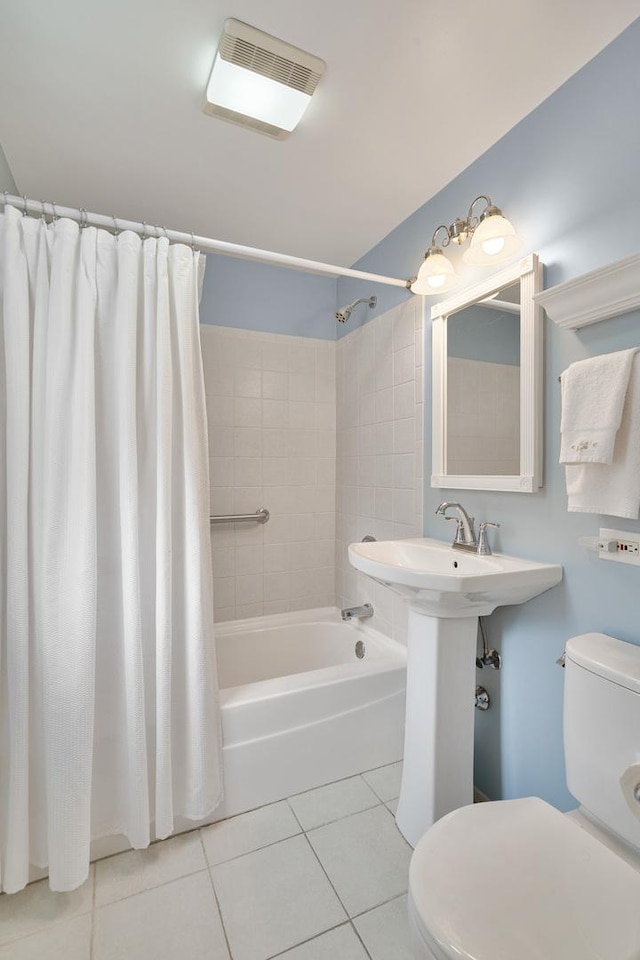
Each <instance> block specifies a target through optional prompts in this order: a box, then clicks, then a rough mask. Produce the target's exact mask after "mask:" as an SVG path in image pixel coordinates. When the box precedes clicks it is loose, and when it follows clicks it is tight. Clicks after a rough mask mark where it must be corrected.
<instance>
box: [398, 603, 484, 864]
mask: <svg viewBox="0 0 640 960" xmlns="http://www.w3.org/2000/svg"><path fill="white" fill-rule="evenodd" d="M477 634H478V618H477V617H460V618H458V617H455V618H437V617H430V616H427V615H426V614H424V613H421V612H420V611H419V610H415V609H414V608H413V607H411V608H410V610H409V635H408V641H407V646H408V663H407V706H406V722H405V739H404V765H403V772H402V786H401V788H400V799H399V801H398V811H397V813H396V823H397V824H398V828H399V830H400V832H401V833H402V835H403V836H404V837H405V839H406V840H408V842H409V843H410V844H411V846H412V847H415V845H416V844H417V842H418V840H419V839H420V837H421V836H422V835H423V833H425V831H426V830H428V828H429V827H430V826H431V825H432V824H433V823H435V821H436V820H439V819H440V817H443V816H444V815H445V813H449V811H450V810H455V809H457V808H458V807H463V806H465V805H466V804H469V803H472V802H473V728H474V719H475V715H474V691H475V677H476V644H477Z"/></svg>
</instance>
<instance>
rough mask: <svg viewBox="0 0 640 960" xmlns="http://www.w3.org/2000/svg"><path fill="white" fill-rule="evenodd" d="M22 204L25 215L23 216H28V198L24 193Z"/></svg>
mask: <svg viewBox="0 0 640 960" xmlns="http://www.w3.org/2000/svg"><path fill="white" fill-rule="evenodd" d="M22 206H23V210H22V216H23V217H26V215H27V198H26V197H25V195H24V193H23V194H22Z"/></svg>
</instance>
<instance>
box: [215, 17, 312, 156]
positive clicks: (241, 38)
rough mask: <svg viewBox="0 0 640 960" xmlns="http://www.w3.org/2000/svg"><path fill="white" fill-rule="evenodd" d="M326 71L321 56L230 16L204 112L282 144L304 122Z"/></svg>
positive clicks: (216, 59) (219, 47)
mask: <svg viewBox="0 0 640 960" xmlns="http://www.w3.org/2000/svg"><path fill="white" fill-rule="evenodd" d="M324 68H325V63H324V60H320V58H319V57H314V56H312V55H311V54H310V53H306V51H304V50H300V49H299V48H298V47H294V46H292V45H291V44H290V43H285V41H284V40H279V39H278V37H272V36H271V35H270V34H268V33H264V32H263V31H262V30H258V29H257V28H256V27H252V26H250V25H249V24H248V23H242V22H241V21H240V20H234V19H233V18H229V19H228V20H225V23H224V30H223V33H222V37H221V39H220V44H219V46H218V50H217V52H216V56H215V60H214V61H213V67H212V68H211V74H210V76H209V82H208V84H207V90H206V94H205V100H204V103H203V105H202V109H203V110H204V112H205V113H209V114H212V115H213V116H217V117H221V118H222V119H224V120H230V121H231V122H232V123H239V124H242V125H243V126H248V127H252V128H253V129H254V130H257V131H258V132H260V133H266V134H267V135H268V136H271V137H275V138H276V139H278V140H282V139H284V138H285V137H287V136H288V135H289V134H290V133H291V131H292V130H293V129H295V127H296V126H297V125H298V123H299V122H300V120H301V119H302V115H303V114H304V112H305V110H306V109H307V107H308V106H309V103H310V101H311V96H312V94H313V92H314V90H315V89H316V87H317V85H318V81H319V80H320V77H321V76H322V74H323V73H324Z"/></svg>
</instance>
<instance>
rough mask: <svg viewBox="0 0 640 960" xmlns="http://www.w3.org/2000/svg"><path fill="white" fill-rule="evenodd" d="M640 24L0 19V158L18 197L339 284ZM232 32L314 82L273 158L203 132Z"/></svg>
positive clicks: (486, 5)
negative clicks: (247, 251)
mask: <svg viewBox="0 0 640 960" xmlns="http://www.w3.org/2000/svg"><path fill="white" fill-rule="evenodd" d="M639 15H640V0H614V2H609V3H603V2H602V0H484V2H482V3H479V2H478V0H455V2H453V3H441V2H436V0H394V2H392V0H269V2H265V0H226V2H225V3H223V2H222V0H52V2H43V0H0V24H1V25H2V29H1V30H0V90H1V91H2V96H1V97H0V143H1V144H2V146H3V147H4V150H5V153H6V155H7V159H8V162H9V165H10V167H11V169H12V171H13V175H14V177H15V179H16V182H17V184H18V188H19V190H20V192H21V193H23V194H25V195H27V196H29V197H33V198H35V199H39V198H41V197H42V198H45V199H53V200H55V201H56V202H58V203H61V204H66V205H69V206H82V207H86V208H87V209H89V210H93V211H95V212H99V213H106V214H117V215H118V216H121V217H124V218H128V219H132V220H146V221H148V222H152V223H156V224H164V225H166V226H168V227H172V228H174V229H177V230H186V231H193V232H194V233H197V234H203V235H206V236H212V237H216V238H218V239H223V240H231V241H233V242H236V243H244V244H249V245H252V246H258V247H264V248H267V249H272V250H278V251H281V252H283V253H290V254H294V255H297V256H303V257H310V258H315V259H319V260H326V261H329V262H332V263H338V264H343V265H349V264H351V263H353V262H354V261H355V260H357V259H358V257H360V256H361V255H362V254H363V253H365V252H366V251H367V250H368V249H370V248H371V247H372V246H373V245H374V244H375V243H377V241H378V240H380V239H381V238H382V237H383V236H385V235H386V234H387V233H388V232H389V231H390V230H392V229H393V227H395V226H396V225H397V224H398V223H399V222H400V221H402V220H403V219H404V218H405V217H406V216H408V215H409V214H410V213H412V212H413V211H414V210H415V209H417V207H419V206H420V205H421V204H422V203H424V202H425V201H426V200H428V199H429V198H430V197H431V196H433V195H434V194H435V193H436V192H437V191H438V190H439V189H441V188H442V187H443V186H444V185H445V184H446V183H448V182H449V181H450V180H451V179H452V178H453V177H454V176H456V174H458V173H459V172H460V171H461V170H463V169H464V168H465V167H467V166H468V165H469V164H470V163H471V162H472V161H473V160H474V159H475V158H476V157H478V156H479V155H480V154H481V153H483V152H484V151H485V150H486V149H487V148H488V147H489V146H491V144H493V143H495V141H496V140H498V139H499V138H500V137H501V136H502V135H503V134H504V133H506V131H507V130H509V129H510V128H511V127H512V126H513V125H514V124H515V123H517V122H518V121H519V120H520V119H521V118H522V117H524V116H525V115H526V114H527V113H529V112H530V111H531V110H532V109H533V108H534V107H535V106H536V105H537V104H539V103H540V102H541V101H542V100H544V99H545V98H546V97H547V96H549V94H550V93H552V92H553V91H554V90H555V89H557V87H558V86H560V85H561V84H562V83H563V82H564V81H565V80H566V79H567V78H568V77H570V76H571V75H572V74H573V73H575V72H576V70H578V69H579V68H580V67H581V66H582V65H583V64H584V63H586V62H587V61H588V60H589V59H591V58H592V57H593V56H594V55H595V54H596V53H598V51H600V50H601V49H602V48H603V47H604V46H606V44H607V43H608V42H609V41H610V40H612V39H613V38H614V37H615V36H617V35H618V34H619V33H620V32H621V31H622V30H623V29H624V28H625V27H626V26H627V25H628V24H629V23H631V22H632V21H633V20H634V19H635V18H636V17H637V16H639ZM229 16H233V17H236V18H238V19H239V20H245V21H247V22H248V23H251V24H253V25H255V26H257V27H259V28H260V29H263V30H266V31H267V32H269V33H273V34H276V35H277V36H280V37H281V38H282V39H284V40H287V41H289V42H291V43H293V44H296V45H297V46H299V47H302V48H303V49H306V50H308V51H309V52H310V53H313V54H316V55H317V56H320V57H322V58H323V59H324V60H325V61H326V62H327V69H326V73H325V75H324V77H323V78H322V80H321V82H320V85H319V87H318V90H317V92H316V94H315V96H314V98H313V101H312V103H311V106H310V108H309V110H308V111H307V114H306V116H305V118H304V119H303V122H302V124H301V126H300V127H299V128H298V130H297V131H295V132H294V133H293V134H292V135H291V137H290V138H289V139H288V140H286V141H275V140H271V139H269V138H267V137H264V136H261V135H260V134H257V133H253V132H252V131H250V130H247V129H244V128H241V127H237V126H235V125H232V124H229V123H226V122H224V121H221V120H217V119H215V118H212V117H209V116H206V115H205V114H204V113H202V112H201V109H200V104H201V100H202V95H203V91H204V87H205V85H206V81H207V78H208V74H209V69H210V66H211V62H212V59H213V55H214V52H215V49H216V45H217V39H218V36H219V34H220V32H221V28H222V24H223V21H224V19H225V18H226V17H229ZM480 187H482V184H479V188H480ZM498 199H499V198H498Z"/></svg>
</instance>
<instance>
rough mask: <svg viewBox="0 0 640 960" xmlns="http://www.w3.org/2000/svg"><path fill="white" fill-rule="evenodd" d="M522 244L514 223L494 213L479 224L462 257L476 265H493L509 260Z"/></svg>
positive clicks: (466, 261)
mask: <svg viewBox="0 0 640 960" xmlns="http://www.w3.org/2000/svg"><path fill="white" fill-rule="evenodd" d="M521 246H522V240H521V239H520V237H519V236H518V235H517V234H516V231H515V229H514V227H513V224H512V223H510V222H509V221H508V220H507V218H506V217H503V216H501V215H500V214H494V215H493V216H491V217H486V218H485V219H484V220H483V221H482V222H481V223H480V224H478V226H477V227H476V229H475V231H474V233H473V236H472V238H471V243H470V244H469V248H468V249H467V250H465V252H464V253H463V254H462V259H463V260H464V262H465V263H470V264H471V265H472V266H476V267H485V266H491V265H492V264H494V263H502V261H503V260H508V259H509V258H510V257H512V256H513V254H514V253H517V252H518V250H519V249H520V248H521Z"/></svg>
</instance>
